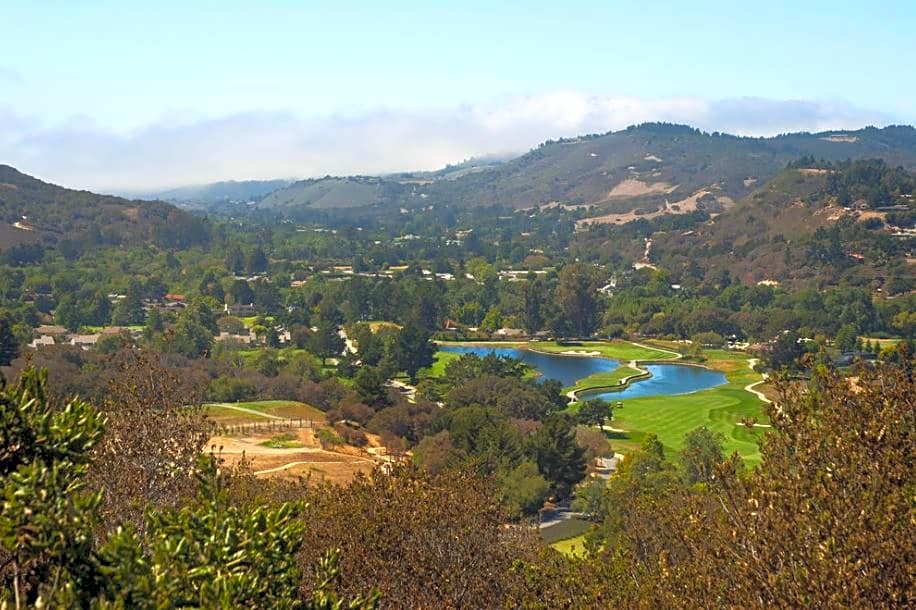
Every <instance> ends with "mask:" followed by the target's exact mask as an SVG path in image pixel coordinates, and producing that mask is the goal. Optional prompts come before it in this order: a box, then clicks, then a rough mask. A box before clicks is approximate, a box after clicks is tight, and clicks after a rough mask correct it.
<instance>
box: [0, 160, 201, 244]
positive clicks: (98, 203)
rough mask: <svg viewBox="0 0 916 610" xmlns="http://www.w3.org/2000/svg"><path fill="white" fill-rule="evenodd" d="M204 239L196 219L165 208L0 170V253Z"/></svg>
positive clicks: (192, 242) (185, 241)
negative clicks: (59, 246)
mask: <svg viewBox="0 0 916 610" xmlns="http://www.w3.org/2000/svg"><path fill="white" fill-rule="evenodd" d="M208 238H209V235H208V231H207V228H206V225H205V223H204V222H203V221H202V220H201V219H198V218H195V217H193V216H191V215H190V214H188V213H187V212H184V211H182V210H179V209H178V208H176V207H174V206H172V205H169V204H167V203H163V202H157V201H130V200H127V199H122V198H120V197H112V196H108V195H97V194H95V193H91V192H89V191H77V190H72V189H67V188H63V187H60V186H56V185H53V184H48V183H47V182H42V181H41V180H38V179H36V178H33V177H31V176H28V175H26V174H23V173H22V172H20V171H18V170H16V169H15V168H12V167H10V166H8V165H0V250H3V249H8V248H10V247H13V246H16V245H21V244H39V245H45V246H53V245H55V244H58V243H60V242H63V241H67V242H72V243H76V242H78V243H79V244H80V247H82V246H92V245H97V244H111V245H116V244H121V243H143V242H146V243H154V244H157V245H161V246H165V247H187V246H190V245H194V244H199V243H203V242H205V241H206V240H207V239H208Z"/></svg>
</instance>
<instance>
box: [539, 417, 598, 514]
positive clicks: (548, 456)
mask: <svg viewBox="0 0 916 610" xmlns="http://www.w3.org/2000/svg"><path fill="white" fill-rule="evenodd" d="M531 444H532V450H533V452H534V456H535V461H536V462H537V465H538V469H539V470H540V472H541V474H542V475H544V478H545V479H547V480H548V481H549V482H550V485H551V488H552V489H553V490H554V492H555V493H556V494H557V495H558V496H559V497H561V498H565V497H567V496H569V494H570V492H571V491H572V489H573V487H574V486H575V485H576V483H578V482H579V481H581V480H582V479H584V478H585V465H586V464H585V449H583V448H582V447H580V446H579V444H578V443H577V442H576V434H575V430H574V429H573V425H572V422H571V421H570V419H569V418H568V417H566V416H564V415H560V414H556V415H551V416H549V417H548V418H547V419H546V420H545V421H544V424H543V425H542V426H541V428H540V429H539V430H538V431H537V432H536V433H535V434H534V436H533V438H532V440H531Z"/></svg>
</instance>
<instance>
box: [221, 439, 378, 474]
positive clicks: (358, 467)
mask: <svg viewBox="0 0 916 610" xmlns="http://www.w3.org/2000/svg"><path fill="white" fill-rule="evenodd" d="M276 434H277V433H276V432H252V433H243V434H239V435H234V436H225V435H218V436H214V437H213V438H211V439H210V442H209V443H208V444H207V448H208V449H210V448H212V449H213V450H214V451H216V452H218V453H219V455H220V456H221V457H222V458H223V459H224V460H225V462H226V464H227V465H228V466H234V465H236V464H238V463H239V461H241V459H242V457H243V456H244V458H245V459H246V460H247V462H248V465H249V467H250V469H251V471H252V472H253V473H254V474H255V475H256V476H259V477H291V478H292V477H302V476H310V477H314V478H316V479H318V480H327V481H331V482H333V483H346V482H348V481H350V480H352V479H353V477H354V476H356V474H357V473H360V472H369V471H371V470H372V469H373V468H375V466H376V464H377V463H378V460H376V459H375V458H373V457H372V456H370V455H369V454H368V453H362V452H360V451H359V450H357V449H355V448H353V447H344V448H342V449H341V450H340V451H331V450H327V449H323V448H322V447H321V443H319V442H318V440H317V439H316V438H315V434H314V432H313V430H312V429H308V428H303V429H301V430H288V431H286V432H284V434H289V435H292V436H295V437H296V440H297V444H299V445H301V446H298V447H291V448H287V449H278V448H273V447H265V446H264V445H263V443H265V442H268V441H270V440H271V438H273V437H274V436H275V435H276Z"/></svg>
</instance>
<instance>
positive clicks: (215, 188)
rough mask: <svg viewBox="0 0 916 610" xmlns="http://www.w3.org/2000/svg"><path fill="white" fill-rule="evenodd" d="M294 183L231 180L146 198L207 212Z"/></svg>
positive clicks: (186, 187)
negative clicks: (208, 209)
mask: <svg viewBox="0 0 916 610" xmlns="http://www.w3.org/2000/svg"><path fill="white" fill-rule="evenodd" d="M291 182H292V181H291V180H241V181H236V180H228V181H224V182H214V183H212V184H201V185H194V186H182V187H178V188H174V189H169V190H167V191H158V192H155V193H150V194H149V195H145V197H148V198H149V199H156V200H161V201H168V202H169V203H174V204H176V205H179V206H181V207H185V208H188V209H206V208H210V207H213V206H219V205H225V204H239V203H248V202H250V201H256V200H259V199H261V198H263V197H264V196H265V195H267V194H269V193H272V192H273V191H276V190H277V189H281V188H285V187H287V186H289V185H290V183H291Z"/></svg>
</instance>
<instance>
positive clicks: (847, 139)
mask: <svg viewBox="0 0 916 610" xmlns="http://www.w3.org/2000/svg"><path fill="white" fill-rule="evenodd" d="M821 140H823V141H824V142H842V143H845V144H852V143H854V142H858V141H859V138H858V136H849V135H846V134H835V135H832V136H824V137H823V138H821Z"/></svg>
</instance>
